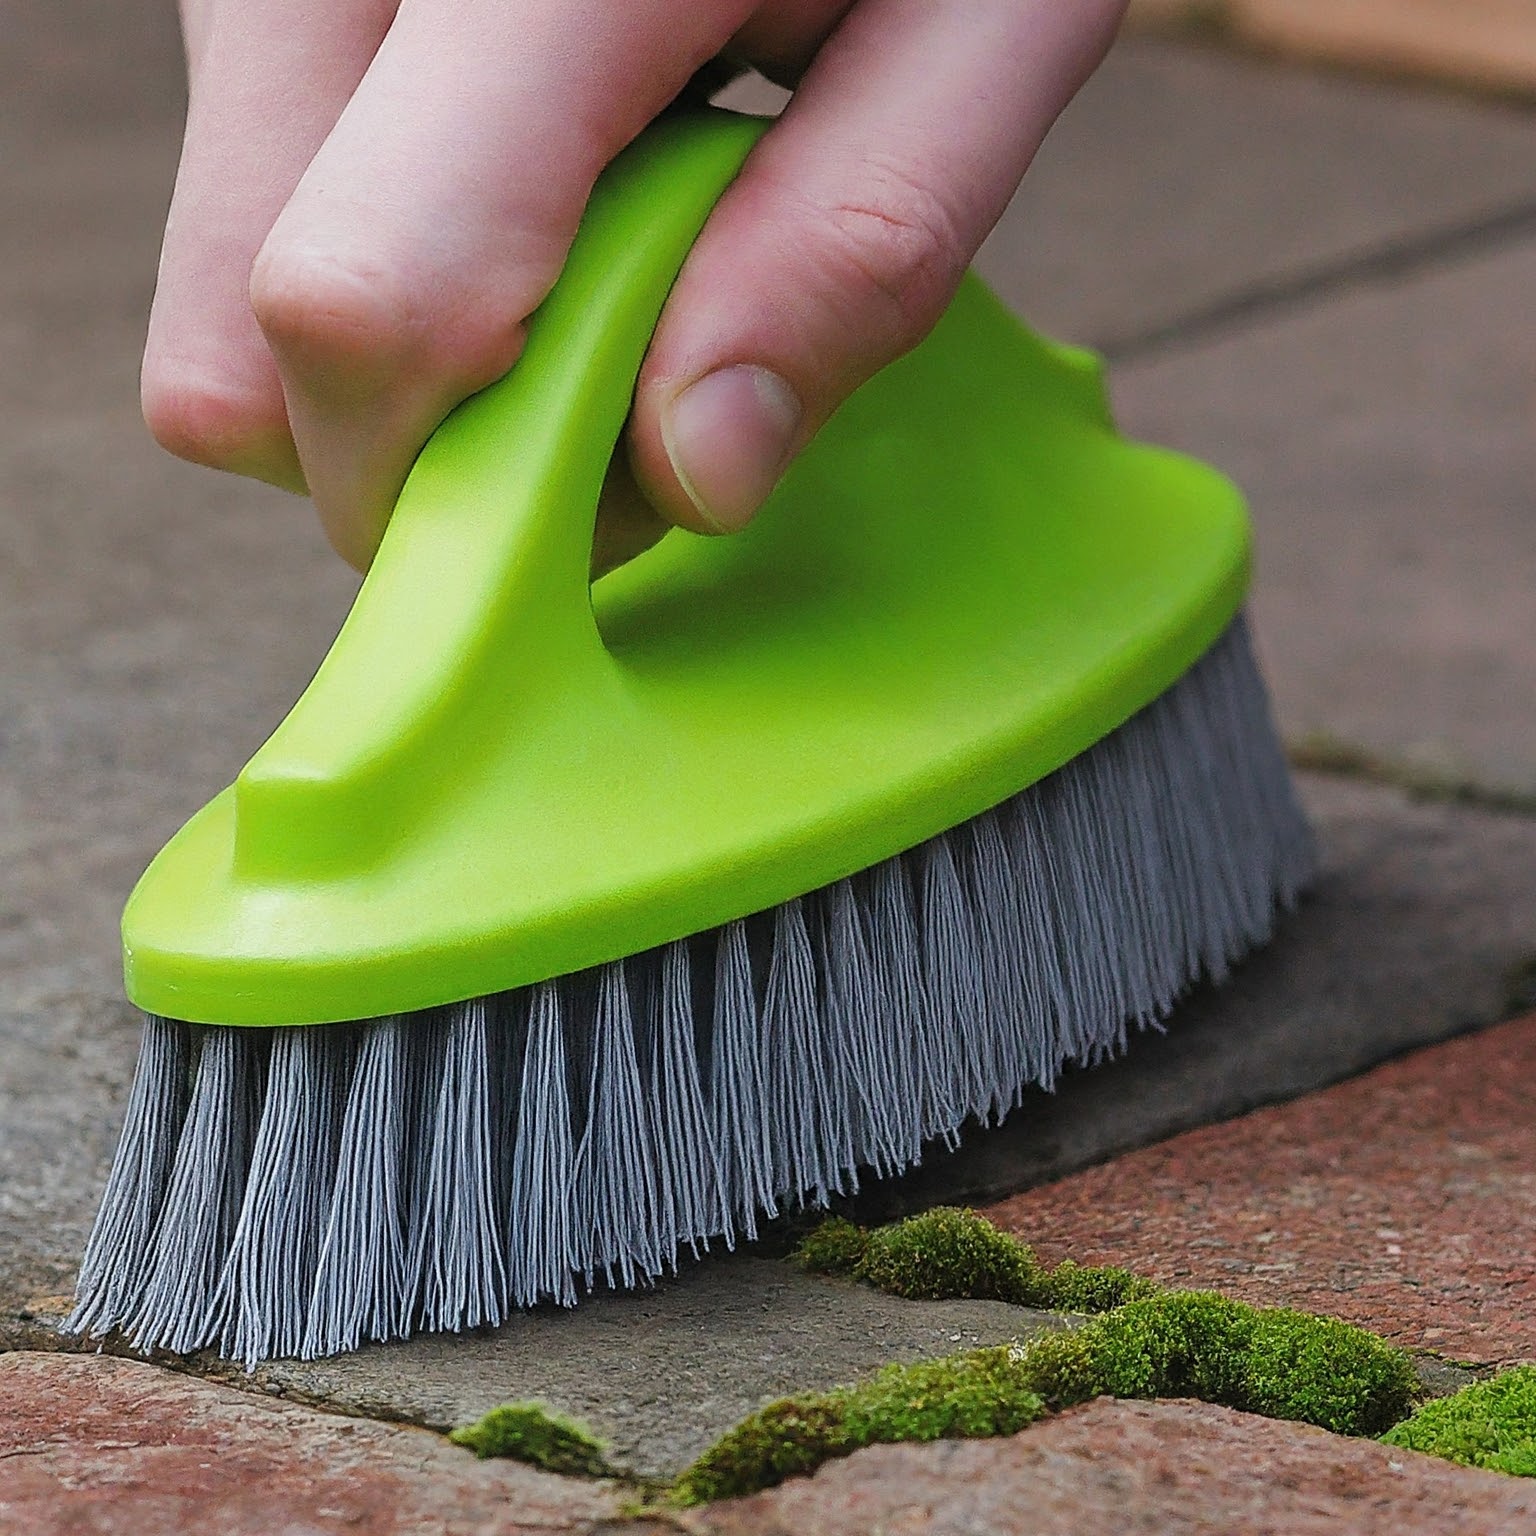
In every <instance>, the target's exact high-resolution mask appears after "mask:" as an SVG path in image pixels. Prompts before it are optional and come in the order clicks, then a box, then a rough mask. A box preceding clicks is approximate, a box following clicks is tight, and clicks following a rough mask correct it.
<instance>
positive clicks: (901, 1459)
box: [683, 1399, 1536, 1536]
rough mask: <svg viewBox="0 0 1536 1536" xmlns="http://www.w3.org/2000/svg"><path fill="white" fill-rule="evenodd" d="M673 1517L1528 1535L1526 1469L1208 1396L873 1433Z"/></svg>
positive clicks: (769, 1532)
mask: <svg viewBox="0 0 1536 1536" xmlns="http://www.w3.org/2000/svg"><path fill="white" fill-rule="evenodd" d="M683 1524H684V1527H685V1529H689V1530H692V1531H695V1532H699V1533H704V1532H708V1533H710V1536H802V1533H806V1532H812V1531H814V1532H815V1533H817V1536H866V1533H868V1532H874V1531H879V1532H883V1533H889V1536H898V1533H899V1536H1017V1533H1019V1532H1025V1531H1027V1532H1028V1533H1029V1536H1084V1533H1087V1532H1095V1533H1096V1532H1102V1531H1124V1532H1137V1533H1142V1532H1144V1533H1146V1536H1154V1533H1155V1536H1236V1533H1239V1532H1241V1533H1242V1536H1447V1533H1449V1532H1452V1531H1454V1532H1455V1533H1456V1536H1524V1533H1527V1532H1529V1531H1531V1530H1532V1529H1536V1482H1533V1481H1531V1480H1529V1479H1525V1478H1513V1477H1504V1476H1502V1475H1500V1474H1499V1473H1496V1472H1476V1471H1470V1470H1468V1469H1466V1468H1462V1467H1455V1466H1452V1465H1451V1464H1450V1463H1448V1462H1443V1461H1436V1460H1434V1459H1432V1458H1430V1457H1428V1456H1420V1455H1417V1454H1416V1453H1414V1452H1412V1451H1398V1450H1389V1449H1388V1448H1387V1447H1386V1446H1383V1445H1378V1444H1376V1443H1375V1442H1374V1441H1371V1440H1346V1439H1344V1438H1342V1437H1341V1436H1337V1435H1329V1434H1327V1433H1325V1432H1324V1431H1323V1430H1320V1429H1312V1428H1310V1427H1308V1426H1306V1425H1301V1424H1280V1423H1276V1422H1275V1421H1273V1420H1271V1419H1259V1418H1253V1417H1250V1416H1249V1415H1247V1414H1241V1413H1233V1412H1232V1411H1231V1410H1230V1409H1227V1408H1215V1407H1211V1406H1210V1405H1208V1404H1205V1403H1182V1402H1166V1403H1117V1402H1110V1401H1108V1400H1107V1399H1101V1400H1100V1401H1098V1402H1096V1403H1090V1404H1089V1405H1088V1406H1086V1407H1085V1408H1081V1409H1078V1410H1077V1411H1075V1412H1072V1413H1066V1414H1062V1415H1061V1416H1060V1417H1059V1418H1055V1419H1050V1420H1047V1421H1045V1422H1043V1423H1040V1424H1036V1425H1034V1426H1033V1427H1031V1428H1030V1429H1027V1430H1025V1431H1024V1433H1023V1434H1022V1435H1019V1436H1017V1437H1016V1438H1014V1439H1012V1440H949V1441H941V1442H939V1443H938V1444H934V1445H899V1446H875V1447H873V1448H872V1449H870V1450H867V1451H861V1452H860V1453H859V1454H858V1455H857V1456H854V1457H851V1458H850V1459H849V1460H847V1461H840V1462H833V1463H831V1464H829V1465H828V1466H825V1467H823V1468H822V1469H821V1470H820V1471H819V1472H818V1473H817V1474H816V1476H815V1477H813V1478H810V1479H808V1480H807V1479H798V1480H796V1481H794V1482H790V1483H785V1484H783V1485H782V1486H780V1487H779V1488H776V1489H772V1490H770V1491H769V1492H767V1493H762V1494H758V1495H756V1496H754V1497H753V1498H750V1499H742V1500H738V1501H733V1502H731V1503H726V1504H718V1505H715V1506H713V1507H711V1508H709V1509H707V1510H703V1511H699V1512H697V1513H695V1514H694V1515H692V1516H690V1517H689V1518H687V1519H686V1520H685V1521H684V1522H683Z"/></svg>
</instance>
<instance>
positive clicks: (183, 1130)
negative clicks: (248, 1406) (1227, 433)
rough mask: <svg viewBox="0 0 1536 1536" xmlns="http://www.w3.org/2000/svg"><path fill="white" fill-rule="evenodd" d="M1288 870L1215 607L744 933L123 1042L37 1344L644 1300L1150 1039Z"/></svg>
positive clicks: (297, 1340)
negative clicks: (1087, 722) (676, 1278)
mask: <svg viewBox="0 0 1536 1536" xmlns="http://www.w3.org/2000/svg"><path fill="white" fill-rule="evenodd" d="M1313 859H1314V853H1313V848H1312V842H1311V837H1310V834H1309V832H1308V830H1307V827H1306V824H1305V822H1304V820H1303V818H1302V815H1301V812H1300V810H1299V808H1298V806H1297V804H1296V800H1295V796H1294V793H1293V790H1292V786H1291V782H1290V775H1289V772H1288V770H1287V767H1286V764H1285V760H1284V756H1283V754H1282V752H1281V750H1280V746H1279V741H1278V739H1277V737H1276V734H1275V730H1274V726H1273V723H1272V721H1271V719H1270V716H1269V707H1268V702H1267V699H1266V696H1265V692H1264V687H1263V683H1262V681H1261V680H1260V678H1259V675H1258V671H1257V668H1256V666H1255V664H1254V660H1253V656H1252V650H1251V645H1250V641H1249V637H1248V633H1247V629H1246V626H1245V624H1244V622H1243V621H1242V620H1241V619H1239V620H1238V621H1237V622H1235V623H1234V624H1233V625H1232V627H1231V628H1230V629H1229V630H1228V632H1227V635H1226V636H1225V637H1224V638H1223V639H1222V640H1221V641H1219V642H1218V643H1217V644H1216V646H1214V647H1213V648H1212V650H1211V651H1210V652H1209V653H1208V654H1207V655H1206V656H1205V657H1204V658H1203V659H1202V660H1201V661H1200V662H1199V663H1197V664H1196V666H1195V667H1194V668H1192V669H1191V671H1190V672H1189V673H1188V674H1187V675H1186V676H1185V677H1184V678H1183V679H1182V680H1181V681H1179V682H1178V683H1177V684H1175V685H1174V686H1173V687H1172V688H1171V689H1169V690H1168V692H1167V693H1165V694H1164V695H1163V696H1162V698H1160V699H1158V700H1156V701H1155V702H1154V703H1152V704H1151V705H1149V706H1148V707H1147V708H1146V709H1144V710H1143V711H1142V712H1141V713H1140V714H1138V715H1136V716H1135V717H1133V718H1132V719H1131V720H1129V721H1127V722H1126V723H1125V724H1124V725H1122V726H1121V727H1120V728H1119V730H1117V731H1115V732H1113V733H1112V734H1111V735H1110V736H1108V737H1106V738H1105V739H1104V740H1103V741H1102V742H1100V743H1099V744H1098V745H1097V746H1095V747H1093V748H1091V749H1090V750H1089V751H1088V752H1085V753H1084V754H1082V756H1081V757H1079V758H1077V759H1076V760H1074V761H1073V762H1071V763H1069V764H1068V765H1067V766H1065V767H1064V768H1062V769H1060V770H1059V771H1058V772H1056V773H1054V774H1052V775H1051V776H1050V777H1049V778H1047V779H1044V780H1042V781H1041V782H1040V783H1038V784H1036V785H1034V786H1032V787H1031V788H1029V789H1027V790H1025V791H1023V792H1022V793H1021V794H1018V795H1015V796H1014V797H1013V798H1012V799H1011V800H1008V801H1005V802H1004V803H1003V804H1002V805H1000V806H998V807H996V808H995V809H994V810H991V811H988V812H986V813H985V814H983V815H981V816H978V817H976V818H975V819H974V820H972V821H970V822H968V823H966V824H965V825H963V826H960V827H957V828H955V829H954V830H952V831H950V832H948V833H945V834H943V835H941V836H939V837H936V838H932V839H930V840H929V841H928V842H926V843H924V844H922V845H921V846H920V847H918V848H916V849H914V850H912V851H911V852H909V853H906V854H902V855H899V856H897V857H895V858H891V859H887V860H886V861H885V862H884V863H882V864H879V865H876V866H875V867H874V868H873V869H870V870H867V871H864V872H863V873H861V874H859V875H856V876H853V877H851V878H848V879H843V880H838V881H835V882H834V883H833V884H831V885H829V886H827V887H826V888H825V889H823V890H820V891H814V892H811V893H810V894H808V895H806V896H804V897H800V898H796V899H794V900H791V901H788V902H786V903H784V905H782V906H780V907H778V908H775V909H774V910H773V911H772V912H771V913H763V914H759V915H757V916H755V917H752V918H746V919H740V920H737V921H734V922H730V923H727V924H725V926H724V927H722V928H720V929H718V930H716V931H715V932H714V933H713V934H706V935H698V936H695V937H694V938H692V939H684V940H679V941H678V942H676V943H674V944H669V945H664V946H663V947H662V948H661V949H659V950H656V951H653V952H651V953H648V954H645V955H639V956H634V957H631V958H630V959H628V960H620V961H614V962H612V963H611V964H608V965H601V966H597V967H594V968H593V969H592V970H591V971H587V972H584V973H582V974H581V975H578V976H572V977H566V978H562V979H558V980H554V981H547V982H540V983H538V984H536V985H534V986H531V987H526V988H522V989H520V990H518V991H515V992H510V993H505V994H502V995H500V996H498V997H493V998H480V999H472V1000H470V1001H469V1002H466V1003H460V1004H456V1005H454V1006H452V1007H448V1008H443V1009H436V1010H430V1011H428V1012H426V1013H423V1014H418V1015H411V1016H401V1017H394V1018H388V1019H379V1020H374V1021H372V1022H369V1023H364V1024H360V1025H349V1026H327V1027H316V1028H298V1029H286V1030H284V1029H278V1030H245V1029H236V1028H219V1027H201V1026H199V1027H193V1026H188V1025H184V1024H177V1023H172V1022H168V1021H166V1020H163V1019H150V1020H148V1021H147V1022H146V1025H145V1033H144V1043H143V1047H142V1050H141V1053H140V1060H139V1068H138V1072H137V1074H136V1076H135V1078H134V1084H133V1089H132V1092H131V1094H130V1096H129V1102H128V1111H127V1124H126V1126H125V1129H124V1133H123V1139H122V1142H121V1144H120V1146H119V1148H118V1152H117V1157H116V1160H115V1161H114V1163H113V1165H112V1172H111V1175H110V1177H109V1179H108V1182H107V1189H106V1194H105V1196H104V1198H103V1201H102V1207H101V1212H100V1214H99V1215H98V1217H97V1221H96V1226H95V1229H94V1231H93V1232H92V1234H91V1240H90V1243H89V1245H88V1247H87V1250H86V1255H85V1259H84V1261H83V1263H82V1265H81V1270H80V1281H79V1286H78V1292H77V1304H76V1308H75V1311H74V1313H73V1315H72V1316H71V1317H70V1319H69V1321H68V1323H67V1324H66V1325H65V1326H66V1328H67V1329H68V1330H69V1331H70V1332H73V1333H77V1334H96V1335H101V1334H106V1333H108V1332H111V1331H112V1330H114V1329H117V1330H120V1331H122V1332H123V1333H125V1334H126V1335H127V1337H128V1338H129V1340H130V1341H131V1342H132V1343H133V1344H135V1345H136V1346H138V1347H140V1348H150V1347H163V1348H167V1349H173V1350H181V1351H185V1350H191V1349H197V1348H201V1347H203V1346H205V1345H208V1344H216V1345H217V1346H218V1348H219V1349H220V1350H221V1351H223V1352H224V1353H225V1354H228V1355H230V1356H232V1357H234V1358H237V1359H239V1360H242V1361H244V1362H245V1363H246V1365H247V1366H251V1365H254V1364H255V1363H256V1362H258V1361H260V1360H263V1359H267V1358H271V1357H274V1356H287V1355H295V1354H302V1355H306V1356H315V1355H322V1354H331V1353H335V1352H337V1351H340V1350H347V1349H353V1348H356V1347H357V1346H358V1345H359V1344H361V1343H363V1342H364V1341H365V1340H370V1339H376V1340H383V1339H390V1338H397V1337H401V1336H404V1335H406V1334H409V1333H410V1332H412V1331H414V1330H416V1329H418V1328H422V1329H456V1328H471V1327H479V1326H482V1325H487V1324H494V1323H497V1322H499V1321H501V1320H502V1319H503V1318H504V1317H505V1316H506V1315H507V1314H508V1313H509V1311H511V1310H512V1309H513V1308H516V1307H527V1306H532V1305H535V1304H537V1303H539V1302H543V1301H555V1302H557V1303H560V1304H562V1305H570V1304H572V1303H574V1302H575V1300H576V1297H577V1294H578V1290H577V1281H578V1279H581V1280H583V1281H584V1282H585V1284H586V1285H587V1286H588V1287H591V1286H593V1285H595V1284H596V1283H597V1282H598V1281H599V1280H600V1279H601V1280H603V1281H605V1282H607V1283H609V1284H617V1285H623V1286H633V1285H637V1284H643V1283H646V1282H648V1281H650V1280H652V1279H654V1278H656V1277H657V1276H659V1275H661V1274H663V1273H665V1272H666V1271H667V1270H669V1269H671V1268H674V1267H675V1266H676V1263H677V1258H678V1254H679V1253H680V1252H681V1251H682V1250H684V1249H689V1250H692V1251H693V1252H695V1253H697V1252H699V1251H700V1250H701V1249H702V1248H704V1247H706V1246H707V1245H708V1244H709V1243H710V1242H711V1241H712V1240H720V1241H723V1242H724V1244H725V1245H726V1246H727V1247H729V1246H731V1245H732V1243H733V1242H734V1241H735V1239H736V1237H737V1236H738V1235H741V1236H745V1237H746V1238H747V1239H749V1240H750V1239H751V1238H753V1237H755V1236H756V1234H757V1224H758V1222H759V1221H760V1220H761V1219H763V1218H765V1217H772V1216H774V1215H776V1214H777V1213H778V1211H779V1210H781V1209H782V1208H783V1207H784V1206H786V1205H794V1204H797V1203H809V1204H817V1205H819V1204H825V1203H826V1202H827V1201H828V1199H829V1198H830V1197H831V1196H832V1195H833V1194H836V1193H840V1192H844V1191H848V1190H852V1189H854V1188H856V1187H857V1180H858V1175H859V1171H860V1170H861V1169H872V1170H874V1171H875V1172H876V1173H877V1174H882V1175H883V1174H888V1173H893V1172H896V1171H899V1170H900V1169H902V1168H906V1167H910V1166H911V1165H912V1164H914V1163H916V1162H917V1161H918V1159H919V1157H920V1156H921V1153H922V1149H923V1147H924V1145H925V1144H926V1143H928V1142H931V1141H936V1140H937V1141H942V1142H946V1143H948V1144H950V1145H953V1144H954V1143H955V1142H957V1141H958V1139H959V1136H960V1133H961V1130H962V1128H963V1127H964V1125H965V1124H966V1123H967V1122H968V1121H976V1122H980V1123H983V1124H985V1123H989V1122H994V1121H996V1120H999V1119H1001V1118H1002V1117H1003V1116H1004V1115H1005V1114H1007V1113H1009V1112H1010V1111H1014V1110H1017V1109H1018V1108H1019V1107H1020V1105H1021V1104H1022V1103H1023V1102H1024V1101H1025V1095H1026V1090H1028V1089H1029V1088H1031V1087H1032V1086H1035V1087H1040V1088H1050V1087H1052V1086H1053V1085H1054V1084H1055V1082H1056V1079H1057V1077H1058V1076H1059V1074H1060V1072H1061V1070H1062V1068H1063V1067H1064V1066H1066V1065H1067V1064H1069V1063H1081V1064H1092V1063H1094V1062H1096V1061H1099V1060H1102V1059H1103V1058H1105V1057H1107V1056H1110V1055H1113V1054H1114V1053H1115V1052H1117V1051H1120V1050H1122V1049H1123V1048H1124V1047H1125V1045H1126V1042H1127V1039H1128V1037H1129V1034H1130V1033H1131V1031H1133V1030H1136V1029H1143V1028H1148V1027H1152V1028H1157V1027H1161V1021H1162V1020H1163V1019H1164V1018H1165V1016H1166V1015H1167V1013H1168V1011H1169V1009H1170V1008H1172V1006H1173V1004H1174V1003H1175V1001H1176V1000H1177V999H1178V998H1179V996H1181V995H1182V994H1183V993H1184V992H1185V991H1187V990H1188V988H1189V987H1190V986H1191V985H1193V984H1194V983H1195V982H1196V981H1198V980H1200V979H1201V978H1210V979H1213V980H1219V979H1221V978H1222V977H1224V976H1225V975H1226V974H1227V972H1228V970H1229V969H1230V967H1231V966H1232V965H1233V964H1234V963H1235V962H1236V961H1237V960H1239V959H1240V958H1241V957H1242V956H1243V955H1244V954H1246V953H1247V952H1248V951H1249V950H1250V949H1252V948H1253V947H1254V946H1255V945H1256V944H1259V943H1262V942H1263V941H1264V940H1265V939H1266V938H1267V937H1268V935H1269V933H1270V931H1271V929H1272V927H1273V923H1274V919H1275V913H1276V911H1277V909H1278V908H1281V907H1285V906H1289V905H1290V904H1291V903H1292V902H1293V901H1294V900H1295V898H1296V896H1297V895H1298V894H1299V892H1300V890H1301V888H1302V886H1303V885H1304V884H1305V882H1306V881H1307V880H1308V879H1309V878H1310V874H1311V870H1312V866H1313Z"/></svg>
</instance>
